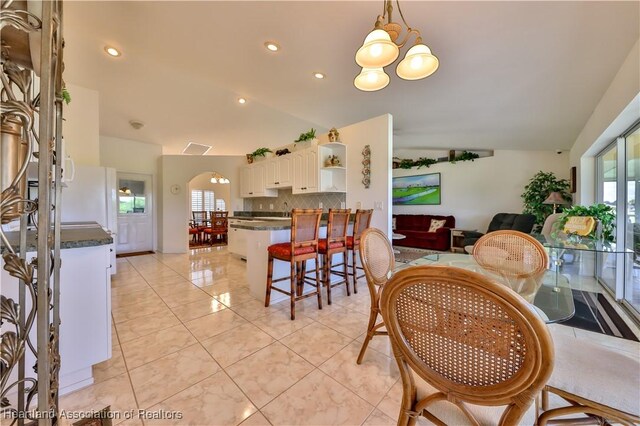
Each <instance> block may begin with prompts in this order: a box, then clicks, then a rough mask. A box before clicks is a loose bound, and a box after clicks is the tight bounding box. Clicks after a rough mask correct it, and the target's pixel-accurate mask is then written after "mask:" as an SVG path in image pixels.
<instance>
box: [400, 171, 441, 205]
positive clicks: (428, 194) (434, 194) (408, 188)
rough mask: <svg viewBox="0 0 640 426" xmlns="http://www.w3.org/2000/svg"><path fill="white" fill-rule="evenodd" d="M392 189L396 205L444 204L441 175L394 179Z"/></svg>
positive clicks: (432, 174)
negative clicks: (441, 194) (441, 192)
mask: <svg viewBox="0 0 640 426" xmlns="http://www.w3.org/2000/svg"><path fill="white" fill-rule="evenodd" d="M392 187H393V193H392V194H393V204H394V205H398V206H406V205H439V204H440V203H441V202H442V200H441V196H440V173H429V174H425V175H416V176H402V177H394V178H393V184H392Z"/></svg>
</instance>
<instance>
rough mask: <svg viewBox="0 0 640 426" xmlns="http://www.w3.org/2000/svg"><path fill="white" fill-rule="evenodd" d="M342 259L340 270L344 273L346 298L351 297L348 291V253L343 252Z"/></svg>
mask: <svg viewBox="0 0 640 426" xmlns="http://www.w3.org/2000/svg"><path fill="white" fill-rule="evenodd" d="M343 256H344V257H343V258H342V270H343V271H344V285H345V287H347V296H351V291H350V290H349V251H345V252H344V254H343Z"/></svg>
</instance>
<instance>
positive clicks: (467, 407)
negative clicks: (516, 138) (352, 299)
mask: <svg viewBox="0 0 640 426" xmlns="http://www.w3.org/2000/svg"><path fill="white" fill-rule="evenodd" d="M380 308H381V311H382V316H383V318H384V322H385V324H386V327H387V331H388V332H389V338H390V340H391V344H392V347H393V351H394V355H395V357H396V361H397V362H398V366H399V368H400V375H401V377H402V383H403V396H402V406H401V409H400V417H399V420H398V424H399V425H405V424H413V423H415V420H416V417H417V416H418V415H423V416H424V417H426V418H427V419H429V420H430V421H432V422H434V423H435V424H438V425H442V424H456V425H457V424H464V423H468V422H469V421H470V422H471V423H472V424H475V425H477V424H500V425H516V424H520V422H521V419H522V418H523V416H524V414H525V413H526V412H527V410H528V409H529V408H530V406H531V404H532V402H533V401H534V399H535V397H536V396H537V395H538V393H539V392H540V390H541V389H542V388H543V386H544V385H545V383H546V382H547V380H548V378H549V377H550V375H551V371H552V369H553V357H554V352H553V341H552V339H551V335H550V334H549V332H548V330H547V328H546V326H545V324H544V323H543V322H542V320H541V319H540V318H539V317H538V316H537V315H536V314H535V313H534V312H533V311H532V310H531V309H530V308H529V306H528V304H527V302H526V301H524V300H523V299H522V298H521V297H520V296H518V294H517V293H515V292H514V291H512V290H510V289H509V288H507V287H505V286H503V285H500V284H498V283H496V282H494V281H492V280H490V279H488V278H486V277H485V276H483V275H481V274H478V273H475V272H472V271H468V270H464V269H460V268H455V267H451V266H417V267H413V268H407V269H404V270H401V271H398V272H396V273H395V274H394V275H393V277H392V278H391V279H390V280H389V281H388V282H387V284H385V286H384V289H383V291H382V296H381V303H380ZM449 403H452V404H454V405H455V406H457V407H458V409H455V407H453V406H451V405H450V404H449ZM447 408H449V409H447ZM444 415H446V416H447V417H446V419H445V420H444V421H443V420H442V418H443V417H445V416H444ZM451 416H453V417H454V418H453V419H452V418H451ZM498 419H499V421H498ZM445 422H446V423H445ZM532 423H533V421H532Z"/></svg>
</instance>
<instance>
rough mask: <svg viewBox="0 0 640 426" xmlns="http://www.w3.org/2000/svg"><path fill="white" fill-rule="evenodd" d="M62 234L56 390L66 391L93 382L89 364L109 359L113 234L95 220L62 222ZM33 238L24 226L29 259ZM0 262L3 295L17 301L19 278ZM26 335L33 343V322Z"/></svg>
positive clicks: (14, 238) (30, 360)
mask: <svg viewBox="0 0 640 426" xmlns="http://www.w3.org/2000/svg"><path fill="white" fill-rule="evenodd" d="M6 235H7V237H8V239H9V242H10V243H11V244H12V246H13V247H19V245H18V244H17V242H18V239H19V234H18V233H17V232H7V233H6ZM60 237H61V238H60V239H61V250H60V259H61V268H60V306H59V308H60V321H61V324H60V356H61V366H60V394H65V393H68V392H71V391H73V390H76V389H79V388H81V387H84V386H88V385H90V384H92V383H93V371H92V366H93V365H95V364H98V363H100V362H102V361H105V360H107V359H109V358H111V257H110V256H111V245H112V244H113V238H112V237H111V235H109V234H108V233H107V232H105V231H104V230H103V229H102V228H101V227H100V226H99V225H98V224H97V223H84V224H75V225H70V226H68V227H66V226H63V227H62V229H61V231H60ZM35 238H36V237H35V232H33V231H28V233H27V248H26V258H27V260H28V261H30V260H31V259H32V258H34V257H36V256H37V254H36V251H35V250H36V244H35ZM14 244H15V245H14ZM2 251H3V252H4V251H6V247H4V246H3V247H2ZM0 267H2V272H1V275H0V276H1V282H2V295H3V296H4V297H7V298H11V299H13V300H14V301H16V302H18V300H19V296H18V280H17V279H16V278H14V277H12V276H10V275H9V273H8V272H7V271H6V270H4V260H0ZM24 309H25V310H26V312H29V310H30V309H31V300H30V299H29V297H27V301H26V306H25V307H24ZM5 326H7V324H5V325H4V326H3V331H5ZM7 329H8V328H7ZM30 335H31V338H32V341H34V342H35V341H36V328H35V325H34V327H33V328H32V329H31V333H30ZM26 363H27V366H32V365H33V364H34V363H35V357H34V356H33V354H32V353H31V351H29V350H27V353H26ZM27 371H31V368H29V367H28V368H27ZM14 373H17V371H14Z"/></svg>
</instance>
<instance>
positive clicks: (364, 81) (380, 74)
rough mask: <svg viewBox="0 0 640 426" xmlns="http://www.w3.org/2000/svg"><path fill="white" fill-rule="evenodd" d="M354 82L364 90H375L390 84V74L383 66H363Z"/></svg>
mask: <svg viewBox="0 0 640 426" xmlns="http://www.w3.org/2000/svg"><path fill="white" fill-rule="evenodd" d="M353 84H354V85H355V86H356V87H357V88H358V89H360V90H362V91H363V92H375V91H376V90H380V89H384V88H385V87H387V85H388V84H389V76H388V75H387V74H386V73H385V72H384V70H383V69H382V68H362V71H361V72H360V74H358V76H357V77H356V79H355V80H354V82H353Z"/></svg>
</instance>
